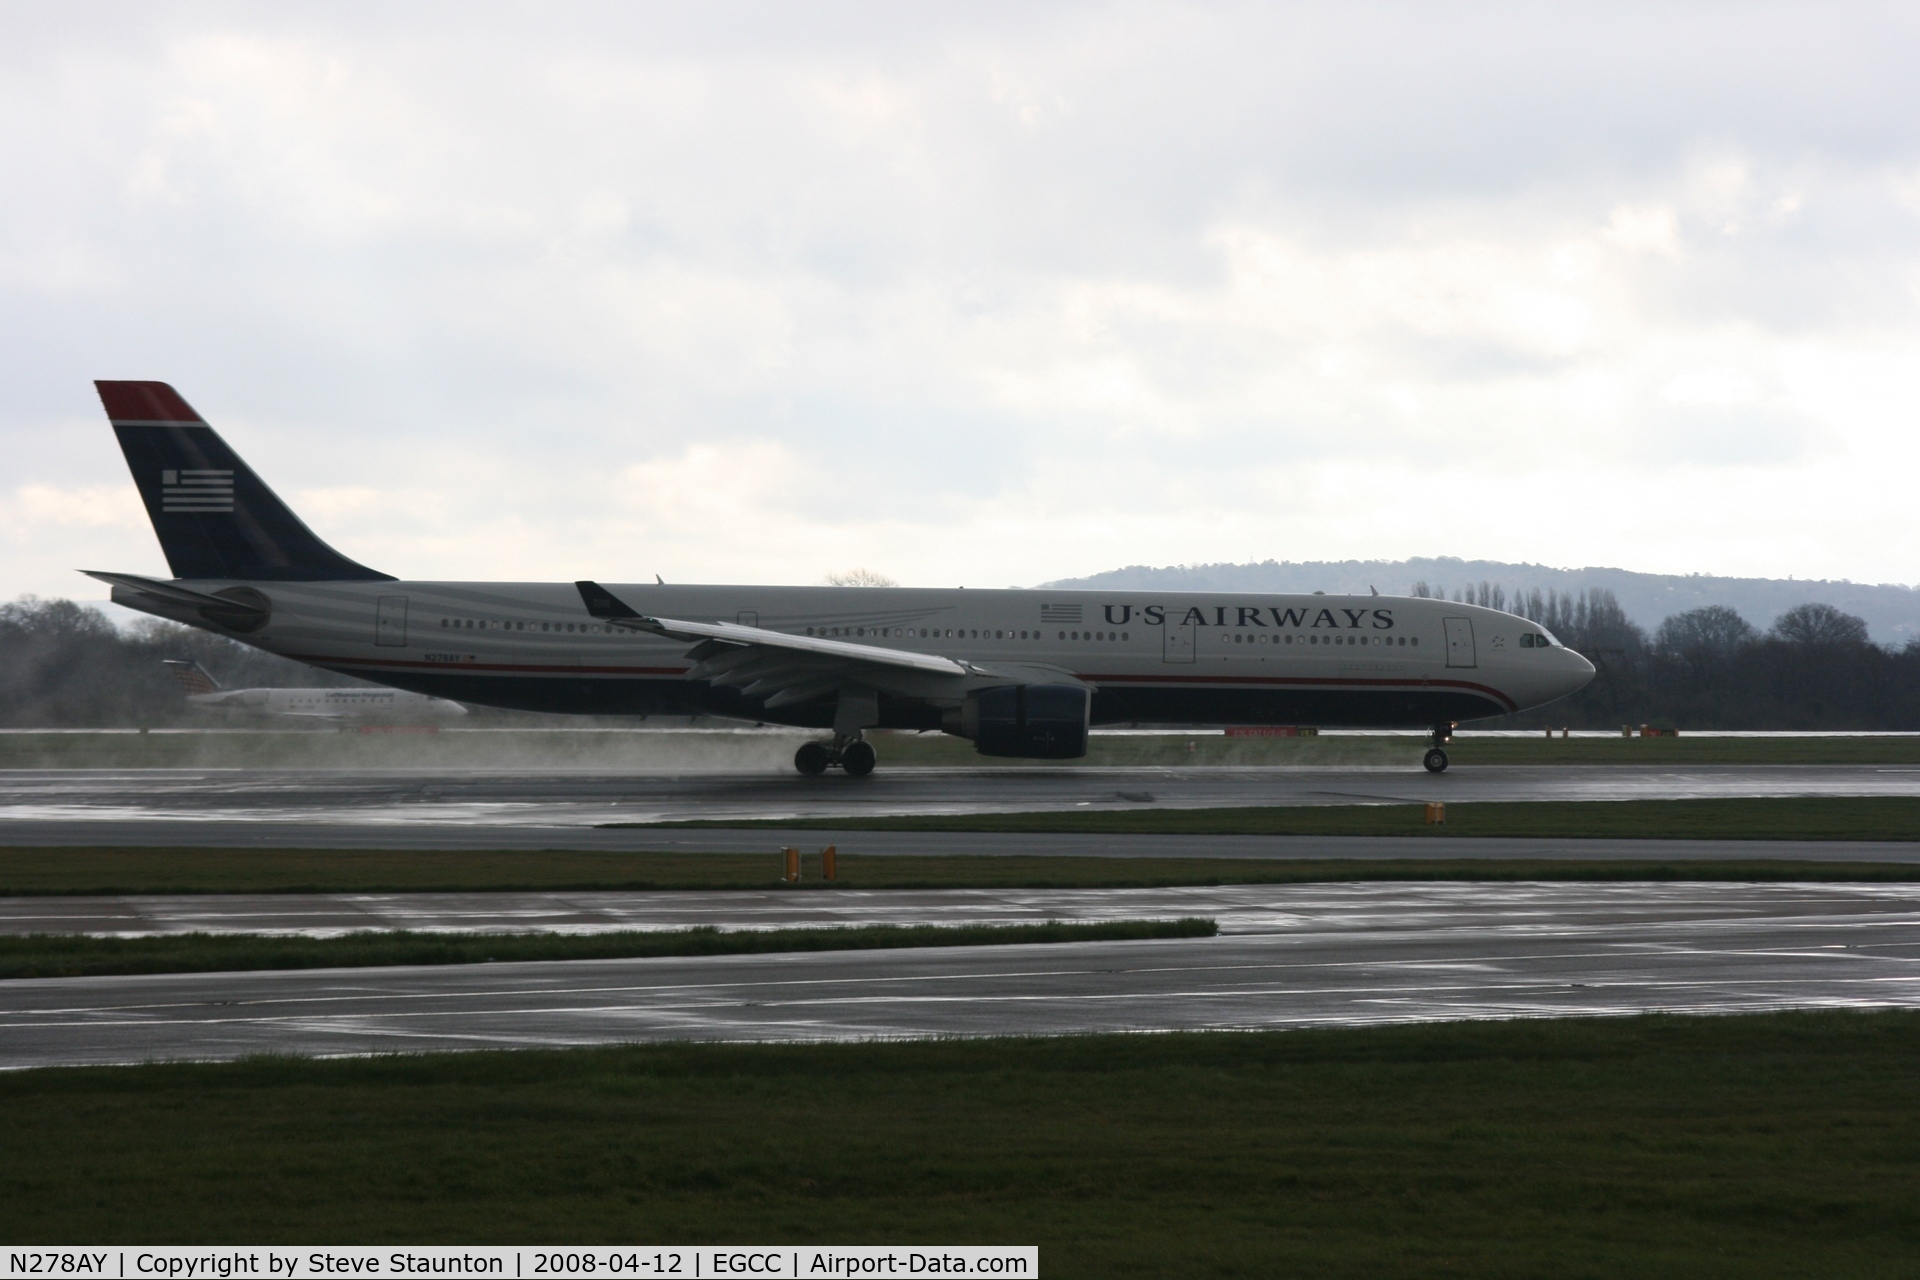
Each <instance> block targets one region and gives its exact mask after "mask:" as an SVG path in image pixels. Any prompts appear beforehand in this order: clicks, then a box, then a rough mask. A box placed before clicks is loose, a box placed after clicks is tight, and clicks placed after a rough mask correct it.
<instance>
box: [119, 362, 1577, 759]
mask: <svg viewBox="0 0 1920 1280" xmlns="http://www.w3.org/2000/svg"><path fill="white" fill-rule="evenodd" d="M95 385H96V386H97V387H98V388H99V392H100V398H101V401H102V403H103V404H104V405H105V406H106V410H107V417H108V418H109V419H110V420H111V421H112V423H113V429H114V434H115V435H117V436H118V437H119V440H120V448H121V450H122V451H123V452H124V453H125V455H126V459H127V465H128V467H130V468H131V469H132V472H133V481H134V484H135V485H136V486H137V487H138V488H139V490H140V496H141V498H142V499H143V500H144V501H145V503H146V507H147V514H148V516H149V517H151V519H152V521H153V527H154V532H155V533H156V534H157V535H158V536H159V539H160V546H161V549H162V550H163V551H164V552H165V553H166V557H167V564H168V566H169V567H170V568H171V569H172V571H173V578H172V579H171V580H167V579H160V578H149V577H142V576H140V575H136V574H130V573H104V572H93V571H88V572H89V573H91V576H93V577H95V578H98V579H100V580H101V581H103V582H107V583H109V584H111V585H112V587H113V600H114V602H115V603H116V604H121V605H125V606H127V607H128V608H132V609H139V610H143V611H145V612H147V613H151V614H155V615H157V616H159V617H163V618H171V619H173V620H175V621H178V622H184V623H188V624H190V625H193V626H198V627H203V628H205V629H207V630H209V631H213V632H216V633H218V634H220V635H225V636H231V637H233V638H234V639H237V640H241V641H244V642H245V643H247V644H251V645H255V646H257V647H259V648H261V649H265V650H267V651H269V652H271V653H277V654H280V655H282V656H284V657H289V658H293V659H296V660H298V661H301V662H307V663H312V664H313V665H314V666H318V667H324V668H327V669H328V670H332V671H338V672H341V673H343V674H346V675H351V676H358V677H361V678H362V679H366V680H371V681H375V682H377V683H380V684H386V685H391V686H393V687H395V688H400V689H406V690H410V691H412V692H415V693H421V694H426V695H428V696H431V697H436V698H449V699H454V700H457V701H460V702H468V703H478V704H482V705H486V706H495V707H509V708H517V709H522V710H530V711H549V712H577V713H582V714H600V715H605V714H622V715H656V714H659V715H714V716H725V717H731V718H734V719H744V720H756V721H762V722H771V723H777V724H787V725H796V726H801V727H805V728H812V729H820V730H823V731H827V732H828V733H829V734H830V736H828V737H825V738H823V739H822V740H820V741H815V742H809V743H807V744H805V745H804V746H802V747H801V748H800V750H799V752H798V754H797V755H796V756H795V757H794V766H795V767H796V768H797V769H799V771H800V772H801V773H803V774H809V775H817V774H821V773H824V772H825V771H826V770H828V769H830V768H838V769H841V770H844V771H845V772H846V773H848V774H851V775H854V776H860V775H864V774H867V773H871V772H872V771H873V767H874V763H875V756H874V750H873V746H872V744H871V743H869V742H867V741H866V740H865V738H864V736H863V735H864V731H865V730H867V729H874V728H887V729H919V730H932V729H937V730H943V731H945V732H947V733H951V734H956V735H958V736H960V737H963V738H968V739H971V740H972V741H973V744H974V746H975V748H976V749H977V750H978V751H979V752H980V753H982V754H983V755H989V756H1010V757H1026V758H1029V759H1071V758H1074V757H1078V756H1083V755H1085V754H1086V751H1087V731H1088V729H1089V727H1090V726H1092V725H1098V724H1152V725H1196V724H1310V725H1324V726H1333V725H1344V726H1358V727H1367V726H1372V727H1417V728H1423V729H1427V728H1430V729H1431V730H1432V731H1433V740H1432V745H1431V747H1430V748H1429V750H1428V751H1427V753H1426V761H1425V763H1426V767H1427V768H1428V769H1430V770H1432V771H1434V772H1436V773H1438V772H1440V771H1442V770H1444V769H1445V768H1446V767H1447V752H1446V744H1447V743H1448V741H1449V740H1450V739H1451V736H1452V730H1453V726H1454V725H1455V724H1456V723H1457V722H1459V721H1461V720H1471V719H1475V718H1478V717H1483V716H1493V715H1499V714H1502V713H1504V712H1510V711H1517V710H1520V709H1522V708H1524V707H1531V706H1537V705H1539V704H1541V703H1544V702H1550V701H1552V700H1553V699H1555V698H1559V697H1562V696H1564V695H1566V694H1569V693H1572V692H1573V691H1574V690H1576V689H1579V688H1580V687H1581V686H1583V685H1585V684H1586V683H1587V681H1589V680H1591V679H1592V678H1593V671H1594V669H1593V666H1592V664H1591V663H1589V662H1588V661H1587V660H1586V659H1585V658H1583V657H1581V656H1580V655H1579V654H1577V653H1574V652H1572V651H1571V650H1569V649H1567V648H1566V647H1564V646H1563V645H1562V644H1561V643H1560V642H1559V641H1558V640H1556V639H1554V637H1553V636H1552V635H1551V634H1549V633H1548V632H1547V631H1546V630H1545V629H1544V628H1542V627H1540V626H1539V625H1537V624H1536V623H1532V622H1529V621H1527V620H1526V619H1524V618H1518V617H1515V616H1514V615H1512V614H1509V613H1501V612H1499V611H1497V610H1493V609H1485V608H1477V607H1475V606H1473V605H1466V604H1451V603H1448V602H1446V601H1443V600H1428V599H1414V598H1409V597H1394V596H1380V595H1371V596H1329V595H1310V596H1268V595H1251V594H1227V593H1219V594H1215V593H1195V592H1164V591H1052V590H1043V591H1020V590H1012V591H980V590H967V589H966V588H959V589H953V590H945V589H940V590H929V589H919V588H876V587H699V586H668V585H666V584H665V583H662V582H659V581H658V580H656V581H655V582H653V583H608V584H604V585H603V584H601V583H597V582H572V583H540V582H411V581H407V582H403V581H400V580H398V579H395V578H393V577H391V576H389V575H387V574H384V573H379V572H376V571H375V570H372V569H369V568H367V567H366V566H364V565H360V564H356V563H354V562H353V561H352V560H349V559H347V558H346V557H345V556H343V555H341V554H340V553H339V552H337V551H335V550H334V549H333V548H332V547H329V546H328V545H327V544H326V543H324V542H322V541H321V540H320V539H319V538H318V537H316V536H315V535H314V534H313V532H312V531H311V530H309V529H308V528H307V527H306V525H304V524H302V523H301V522H300V519H299V517H297V516H295V515H294V514H293V512H292V511H291V510H289V509H288V508H287V506H286V504H285V503H283V502H281V501H280V499H279V498H277V497H275V496H274V494H273V491H272V490H270V489H268V488H267V486H266V485H265V484H264V483H263V482H262V481H261V480H260V478H259V477H258V476H256V475H255V474H254V473H253V472H252V470H250V469H249V468H248V466H247V464H246V463H245V462H242V461H241V460H240V457H239V455H238V454H236V453H235V452H234V451H233V450H232V449H231V448H229V447H228V446H227V444H226V442H225V441H224V440H222V439H221V438H220V437H219V436H218V435H217V434H215V432H214V430H213V428H211V427H209V426H208V425H207V424H206V422H205V421H203V420H202V419H201V417H200V415H199V414H197V413H195V412H194V411H193V409H192V408H191V407H189V406H188V404H187V402H186V401H185V400H183V399H181V398H180V396H179V395H178V394H177V393H176V392H175V391H174V390H173V388H172V387H170V386H168V385H167V384H166V383H163V382H100V383H96V384H95Z"/></svg>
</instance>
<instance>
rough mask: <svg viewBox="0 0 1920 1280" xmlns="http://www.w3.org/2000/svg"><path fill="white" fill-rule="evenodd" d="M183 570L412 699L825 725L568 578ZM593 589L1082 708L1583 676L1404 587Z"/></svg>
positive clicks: (1409, 707) (1375, 700)
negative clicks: (768, 698)
mask: <svg viewBox="0 0 1920 1280" xmlns="http://www.w3.org/2000/svg"><path fill="white" fill-rule="evenodd" d="M184 585H190V586H192V587H194V588H196V589H199V590H204V591H208V592H213V591H218V590H220V589H223V588H228V587H235V586H241V587H247V588H251V589H253V590H255V591H258V592H260V593H261V594H262V595H264V596H265V597H266V598H267V599H268V600H269V601H270V602H271V614H270V618H269V619H268V621H267V622H266V624H265V625H264V626H261V627H259V628H258V629H257V630H254V631H252V632H250V633H245V634H242V633H237V632H233V631H224V632H223V633H224V634H231V635H234V638H236V639H240V640H243V641H245V642H246V643H248V644H253V645H257V646H259V647H260V648H262V649H266V650H268V651H270V652H273V653H277V654H281V655H283V656H286V657H289V658H294V659H297V660H299V661H302V662H308V663H312V664H314V665H316V666H321V667H325V668H329V669H331V670H335V671H340V672H345V673H348V674H351V675H355V676H359V677H362V678H364V679H368V680H373V681H377V682H380V683H383V684H388V685H392V686H396V687H398V688H403V689H409V690H414V691H417V692H419V693H422V694H429V695H434V696H438V697H444V698H450V699H458V700H459V701H462V702H470V703H479V704H484V705H493V706H502V707H517V708H523V709H529V710H545V711H568V712H583V713H592V712H601V713H619V714H706V715H726V716H740V717H745V718H749V719H760V720H769V721H776V722H783V723H792V724H802V725H819V724H824V723H830V720H831V715H832V711H831V707H830V706H829V707H828V708H827V709H826V710H825V711H824V712H823V711H822V710H821V709H820V708H818V707H813V708H809V707H795V708H792V709H790V711H788V712H786V713H783V714H767V713H766V712H765V709H764V708H761V707H758V706H756V705H755V704H754V702H753V700H752V699H751V698H749V697H746V696H744V695H742V694H741V693H740V692H738V691H736V690H729V689H719V688H713V687H710V686H707V685H705V684H703V683H701V682H699V681H694V680H689V679H688V678H687V672H688V670H689V669H690V668H691V667H692V666H693V665H694V663H693V661H692V660H690V659H689V658H688V656H687V654H688V650H689V645H688V644H687V643H686V642H685V641H683V640H672V639H667V638H664V637H662V636H658V635H652V634H647V633H644V632H637V631H634V630H630V629H626V628H622V627H618V626H613V625H610V624H608V623H607V622H604V621H600V620H596V619H595V618H594V617H592V616H590V615H589V613H588V612H587V610H586V608H585V606H584V605H583V603H582V598H581V595H580V592H579V591H578V590H577V589H576V588H575V586H574V585H573V584H569V583H505V582H499V583H488V582H402V581H392V582H360V581H351V582H261V581H254V582H227V581H219V582H194V583H190V584H184ZM606 587H607V589H608V590H609V591H611V592H613V593H614V594H615V595H616V596H618V597H619V598H620V600H621V601H623V602H624V603H625V604H627V605H629V606H631V607H632V608H633V609H634V610H636V611H638V612H639V613H642V614H646V615H652V616H660V617H669V618H680V619H687V620H697V621H704V622H727V623H736V622H737V623H743V624H746V625H750V626H755V627H760V628H765V629H769V630H773V631H780V632H786V633H789V634H792V635H820V636H832V637H843V638H847V639H850V640H855V641H857V642H859V643H861V644H866V645H874V646H881V647H890V648H896V649H903V650H911V651H913V652H917V653H927V654H937V655H941V656H943V657H947V658H952V659H961V660H966V661H968V662H972V663H977V664H980V665H981V666H983V667H988V668H999V669H1002V670H1005V669H1012V668H1018V669H1020V670H1023V671H1028V672H1031V671H1034V670H1039V671H1042V672H1047V671H1052V672H1058V673H1059V674H1060V675H1061V676H1063V677H1065V678H1067V679H1070V680H1074V681H1079V682H1082V683H1084V684H1086V685H1088V686H1090V687H1091V688H1092V689H1093V691H1094V693H1093V711H1092V719H1093V722H1094V723H1107V724H1114V723H1145V724H1235V723H1239V724H1282V723H1295V724H1317V725H1327V726H1334V725H1363V726H1364V725H1404V726H1414V727H1426V726H1428V725H1433V724H1441V723H1447V722H1452V721H1459V720H1468V719H1473V718H1477V717H1484V716H1492V715H1499V714H1502V713H1505V712H1510V711H1515V710H1520V709H1524V708H1526V707H1531V706H1537V705H1539V704H1541V703H1544V702H1549V701H1552V700H1553V699H1555V698H1559V697H1562V696H1565V695H1566V694H1569V693H1572V692H1573V691H1575V690H1577V689H1579V688H1580V687H1582V686H1583V685H1585V684H1586V683H1587V682H1588V681H1589V680H1590V679H1591V678H1592V676H1593V671H1594V669H1593V666H1592V665H1591V664H1590V663H1589V662H1587V661H1586V660H1585V659H1584V658H1582V657H1581V656H1580V655H1579V654H1577V653H1574V652H1572V651H1571V650H1568V649H1566V648H1564V647H1563V646H1561V645H1559V644H1558V643H1557V642H1555V641H1551V640H1550V639H1549V638H1548V637H1547V636H1546V633H1545V632H1544V631H1543V629H1542V628H1540V627H1539V626H1538V625H1537V624H1534V623H1531V622H1528V621H1526V620H1525V619H1522V618H1519V617H1516V616H1514V615H1512V614H1508V613H1502V612H1499V611H1498V610H1494V609H1487V608H1482V607H1478V606H1474V605H1468V604H1456V603H1450V602H1447V601H1442V600H1433V599H1425V598H1415V597H1408V596H1328V595H1308V596H1299V595H1264V594H1250V593H1227V592H1218V593H1216V592H1169V591H1149V590H1142V591H1133V590H1110V591H1054V590H1045V589H1041V590H1005V591H996V590H969V589H930V588H869V587H754V586H742V587H731V586H670V585H659V584H613V583H609V584H606ZM114 598H115V599H116V601H119V602H121V603H125V604H128V605H130V606H132V607H134V608H138V609H144V610H146V611H147V612H152V613H162V614H163V616H168V617H174V618H177V619H179V620H181V621H185V622H189V623H192V624H193V625H197V626H207V627H209V629H213V630H222V628H221V627H219V626H210V625H209V623H208V622H207V621H206V620H205V619H203V618H202V617H198V616H195V615H194V611H193V610H192V609H191V608H190V607H186V606H180V605H173V604H166V603H161V602H156V601H155V600H153V599H152V598H151V597H146V596H140V595H138V594H136V593H133V592H129V591H126V590H124V589H122V588H116V589H115V592H114ZM1522 637H1526V639H1525V641H1524V642H1523V639H1522ZM1536 638H1537V639H1536ZM286 692H295V691H286ZM301 692H304V691H301ZM314 692H316V693H319V692H326V693H334V692H343V691H314ZM887 714H890V715H892V716H893V717H894V718H893V719H892V720H890V721H884V723H887V724H888V725H889V727H908V728H911V727H919V728H937V727H939V726H940V721H939V718H938V717H939V709H938V708H937V707H936V708H932V709H931V710H929V709H927V708H924V707H921V708H917V709H909V708H906V707H904V706H903V707H902V708H901V709H899V710H897V711H895V712H891V713H887ZM823 716H824V717H826V718H825V719H823V718H822V717H823Z"/></svg>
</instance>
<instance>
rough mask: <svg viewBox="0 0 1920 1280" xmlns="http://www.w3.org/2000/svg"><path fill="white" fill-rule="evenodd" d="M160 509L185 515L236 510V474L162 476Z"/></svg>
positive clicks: (164, 473)
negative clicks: (234, 501)
mask: <svg viewBox="0 0 1920 1280" xmlns="http://www.w3.org/2000/svg"><path fill="white" fill-rule="evenodd" d="M160 509H161V510H162V511H166V512H180V513H182V514H188V513H195V512H214V511H226V512H231V511H232V510H233V472H231V471H174V470H171V469H169V470H166V471H162V472H161V473H160Z"/></svg>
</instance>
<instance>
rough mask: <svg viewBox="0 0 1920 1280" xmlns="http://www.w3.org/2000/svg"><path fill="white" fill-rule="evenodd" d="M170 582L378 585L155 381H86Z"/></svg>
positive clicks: (379, 577) (384, 578) (383, 577)
mask: <svg viewBox="0 0 1920 1280" xmlns="http://www.w3.org/2000/svg"><path fill="white" fill-rule="evenodd" d="M93 385H94V386H95V387H96V388H98V389H99V392H100V403H101V404H103V405H105V406H106V410H107V418H108V419H109V420H110V421H111V422H112V423H113V433H114V435H116V436H118V437H119V438H120V451H121V452H122V453H124V454H125V455H126V458H127V467H128V469H129V470H131V471H132V472H133V482H134V484H135V485H136V486H137V487H138V488H139V490H140V498H141V500H142V501H143V502H145V503H146V504H147V517H148V518H149V519H150V520H152V521H153V531H154V533H155V534H156V535H158V537H159V539H160V549H161V550H162V551H164V552H165V553H166V556H167V565H168V567H169V568H171V569H172V570H173V576H174V577H176V578H229V579H241V580H248V579H252V580H258V581H277V582H317V581H361V582H367V581H380V582H390V581H392V577H391V575H389V574H384V573H378V572H375V571H374V570H372V569H369V568H367V567H366V566H365V565H362V564H355V563H354V562H353V561H351V560H349V559H347V558H346V557H345V556H343V555H341V554H340V553H339V552H338V551H335V550H334V549H333V548H332V547H330V546H328V545H327V544H326V543H324V542H322V541H321V540H320V539H319V538H318V537H317V536H315V534H314V532H313V530H311V529H309V528H307V526H306V525H304V524H302V523H301V522H300V517H299V516H296V515H294V514H293V512H292V510H291V509H289V508H288V506H287V504H286V503H284V502H282V501H280V499H279V498H278V497H277V496H275V494H274V492H273V490H271V489H269V488H267V486H266V483H265V482H264V481H262V480H261V479H260V477H259V476H256V475H255V474H254V473H253V469H252V468H250V467H249V466H247V464H246V463H245V462H243V461H241V458H240V455H239V454H237V453H235V452H234V451H233V450H232V448H230V447H229V446H228V444H227V442H226V441H225V440H222V439H221V438H220V437H219V435H218V434H217V433H216V432H215V431H214V429H213V428H212V427H210V426H208V425H207V424H206V421H205V420H204V419H203V418H201V416H200V415H199V414H197V413H195V412H194V411H193V407H192V406H191V405H189V404H188V403H187V402H186V401H185V400H183V399H181V398H180V394H179V393H178V392H177V391H175V390H174V389H173V388H172V387H170V386H168V385H167V384H166V383H164V382H96V383H94V384H93Z"/></svg>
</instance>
